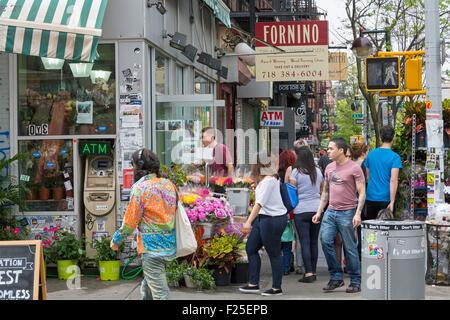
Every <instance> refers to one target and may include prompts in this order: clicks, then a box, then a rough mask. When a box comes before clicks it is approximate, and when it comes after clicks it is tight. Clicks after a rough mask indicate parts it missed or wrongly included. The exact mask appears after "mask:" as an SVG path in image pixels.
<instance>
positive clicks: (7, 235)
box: [0, 226, 25, 241]
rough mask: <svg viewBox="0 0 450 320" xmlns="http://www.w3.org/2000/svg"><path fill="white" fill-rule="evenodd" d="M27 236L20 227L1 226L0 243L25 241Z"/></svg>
mask: <svg viewBox="0 0 450 320" xmlns="http://www.w3.org/2000/svg"><path fill="white" fill-rule="evenodd" d="M24 239H25V235H24V233H23V232H22V231H21V230H20V228H18V227H14V226H5V227H3V226H0V241H8V240H24Z"/></svg>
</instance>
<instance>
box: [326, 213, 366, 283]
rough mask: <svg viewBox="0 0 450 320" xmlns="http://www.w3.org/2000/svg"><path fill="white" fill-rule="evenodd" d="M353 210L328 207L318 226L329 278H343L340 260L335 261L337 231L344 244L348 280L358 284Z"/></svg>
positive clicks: (358, 275) (359, 274) (359, 273)
mask: <svg viewBox="0 0 450 320" xmlns="http://www.w3.org/2000/svg"><path fill="white" fill-rule="evenodd" d="M355 212H356V209H352V210H345V211H338V210H333V209H330V208H328V209H327V211H326V212H325V214H324V217H323V220H322V225H321V227H320V241H321V242H322V249H323V253H324V254H325V258H326V259H327V264H328V271H329V272H330V275H331V280H343V279H344V273H343V272H342V267H341V264H340V262H338V261H337V258H336V249H335V247H334V242H335V238H336V234H337V233H338V232H339V234H340V235H341V238H342V242H343V245H344V252H345V259H346V262H347V272H348V274H349V275H350V282H351V283H352V284H355V285H360V284H361V266H360V262H359V254H358V240H357V236H356V229H355V228H353V216H354V215H355Z"/></svg>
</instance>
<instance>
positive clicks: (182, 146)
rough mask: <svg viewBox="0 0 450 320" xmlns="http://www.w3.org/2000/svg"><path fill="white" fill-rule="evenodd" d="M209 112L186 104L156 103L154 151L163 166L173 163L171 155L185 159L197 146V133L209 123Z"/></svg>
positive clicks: (210, 115)
mask: <svg viewBox="0 0 450 320" xmlns="http://www.w3.org/2000/svg"><path fill="white" fill-rule="evenodd" d="M194 104H195V103H194ZM212 110H213V107H204V106H195V105H192V104H190V103H188V102H183V103H171V102H158V103H156V152H157V154H158V156H159V159H160V160H161V162H162V163H163V164H170V163H171V162H173V161H175V159H174V158H172V152H175V153H176V154H177V155H180V154H182V155H183V156H184V157H185V159H187V158H189V154H192V153H194V151H195V148H196V147H200V146H201V130H202V129H203V128H204V127H209V126H212V124H213V122H212ZM176 146H179V148H176Z"/></svg>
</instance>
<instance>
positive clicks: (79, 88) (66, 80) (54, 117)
mask: <svg viewBox="0 0 450 320" xmlns="http://www.w3.org/2000/svg"><path fill="white" fill-rule="evenodd" d="M97 50H98V53H99V58H98V59H97V60H96V61H95V63H93V64H89V63H69V62H68V61H64V62H63V61H60V62H61V64H59V65H58V60H46V59H45V58H42V59H41V58H40V57H33V56H25V55H19V56H18V72H19V75H18V79H19V89H18V96H19V104H18V105H19V112H18V121H19V122H18V127H19V135H20V136H46V135H71V134H87V135H89V134H115V133H116V88H115V87H116V74H115V49H114V45H113V44H100V45H99V46H98V49H97ZM58 68H59V69H58Z"/></svg>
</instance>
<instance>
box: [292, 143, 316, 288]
mask: <svg viewBox="0 0 450 320" xmlns="http://www.w3.org/2000/svg"><path fill="white" fill-rule="evenodd" d="M296 153H297V160H296V162H295V164H294V165H293V166H292V168H289V169H288V170H287V171H286V177H285V179H286V180H288V179H289V182H290V183H292V184H293V185H295V186H297V192H298V200H299V203H298V205H297V207H296V208H295V209H294V222H295V227H296V229H297V232H298V234H299V236H300V244H301V248H302V257H303V264H304V266H305V274H304V275H303V278H301V279H300V280H299V281H300V282H305V283H310V282H313V281H315V280H316V267H317V259H318V255H319V230H320V225H319V224H314V223H312V217H313V216H314V215H315V214H316V211H317V209H318V208H319V205H320V189H321V184H322V180H323V176H322V172H321V171H320V169H319V168H318V167H317V166H316V164H315V162H314V156H313V154H312V152H311V150H310V149H309V148H308V147H306V146H304V147H300V148H298V149H296Z"/></svg>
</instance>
